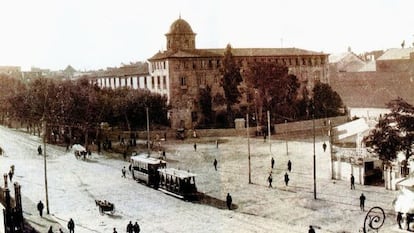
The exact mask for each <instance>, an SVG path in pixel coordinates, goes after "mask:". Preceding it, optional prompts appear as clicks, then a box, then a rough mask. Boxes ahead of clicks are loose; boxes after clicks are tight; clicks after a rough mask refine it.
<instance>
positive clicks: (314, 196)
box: [312, 105, 316, 200]
mask: <svg viewBox="0 0 414 233" xmlns="http://www.w3.org/2000/svg"><path fill="white" fill-rule="evenodd" d="M312 129H313V198H314V199H315V200H316V156H315V105H313V112H312Z"/></svg>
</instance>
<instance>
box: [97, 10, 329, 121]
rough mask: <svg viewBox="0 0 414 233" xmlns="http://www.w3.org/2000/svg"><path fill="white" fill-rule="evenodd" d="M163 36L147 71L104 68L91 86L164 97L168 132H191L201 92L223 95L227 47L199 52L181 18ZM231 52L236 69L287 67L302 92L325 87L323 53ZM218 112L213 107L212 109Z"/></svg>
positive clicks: (325, 57)
mask: <svg viewBox="0 0 414 233" xmlns="http://www.w3.org/2000/svg"><path fill="white" fill-rule="evenodd" d="M165 36H166V39H167V43H166V48H167V49H166V50H165V51H159V52H158V53H156V54H155V55H154V56H152V57H151V58H149V59H148V64H147V70H145V69H139V68H138V67H137V66H135V65H129V66H123V67H120V68H116V69H109V70H106V71H105V72H101V73H100V74H98V75H95V77H94V78H92V82H94V83H96V84H97V85H98V86H100V87H106V88H118V87H125V86H126V87H130V88H133V89H147V90H149V91H151V92H154V93H159V94H161V95H164V96H166V97H167V100H168V103H169V104H170V106H171V110H170V112H169V118H170V122H171V128H173V129H177V128H186V129H192V128H196V127H197V125H198V124H199V123H200V121H201V119H202V114H201V108H200V106H199V105H200V103H199V96H200V91H201V90H202V89H204V88H206V87H207V86H208V87H210V88H211V95H212V97H214V96H216V95H217V94H221V95H222V96H224V94H223V89H222V87H221V86H220V81H221V78H222V74H221V72H220V69H221V68H222V59H223V57H224V53H225V50H226V49H225V48H222V49H198V48H197V47H196V34H195V33H194V32H193V30H192V28H191V26H190V24H189V23H187V22H186V21H185V20H183V19H181V18H179V19H177V20H176V21H174V22H173V23H172V24H171V26H170V30H169V32H168V33H166V34H165ZM231 52H232V55H233V57H234V59H235V61H236V62H237V64H238V65H239V66H240V67H241V71H242V70H243V69H245V68H247V67H248V65H249V64H250V63H253V62H273V63H278V64H280V65H285V66H287V67H288V69H289V74H293V75H295V76H296V77H297V78H298V80H299V82H300V83H301V88H307V89H308V90H309V93H311V90H312V88H313V85H314V83H315V82H317V81H321V82H324V83H329V80H328V54H325V53H319V52H312V51H308V50H303V49H298V48H232V50H231ZM242 76H243V73H242ZM241 85H242V86H243V85H244V83H242V84H241ZM217 108H218V106H214V105H213V110H218V109H217Z"/></svg>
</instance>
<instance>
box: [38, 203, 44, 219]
mask: <svg viewBox="0 0 414 233" xmlns="http://www.w3.org/2000/svg"><path fill="white" fill-rule="evenodd" d="M43 208H44V205H43V203H42V201H39V203H37V210H38V211H39V215H40V217H43Z"/></svg>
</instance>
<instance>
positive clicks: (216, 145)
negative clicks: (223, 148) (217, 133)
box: [216, 140, 219, 148]
mask: <svg viewBox="0 0 414 233" xmlns="http://www.w3.org/2000/svg"><path fill="white" fill-rule="evenodd" d="M218 144H219V142H218V140H216V148H218Z"/></svg>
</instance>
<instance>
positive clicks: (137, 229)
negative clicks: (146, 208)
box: [134, 222, 141, 233]
mask: <svg viewBox="0 0 414 233" xmlns="http://www.w3.org/2000/svg"><path fill="white" fill-rule="evenodd" d="M140 231H141V228H140V227H139V224H138V222H135V224H134V233H139V232H140Z"/></svg>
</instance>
